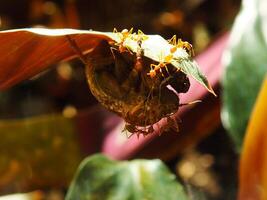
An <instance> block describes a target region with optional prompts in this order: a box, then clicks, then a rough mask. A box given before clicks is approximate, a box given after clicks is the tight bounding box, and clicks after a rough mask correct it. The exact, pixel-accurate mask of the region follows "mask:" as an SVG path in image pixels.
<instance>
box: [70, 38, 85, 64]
mask: <svg viewBox="0 0 267 200" xmlns="http://www.w3.org/2000/svg"><path fill="white" fill-rule="evenodd" d="M66 38H67V40H68V42H69V44H70V46H71V47H72V49H73V50H74V51H75V53H76V54H77V55H78V56H79V58H80V59H81V61H82V62H83V64H85V65H88V62H87V59H86V57H85V55H84V54H83V52H82V51H81V49H80V48H79V46H78V44H77V43H76V41H75V40H74V39H73V38H71V36H69V35H66Z"/></svg>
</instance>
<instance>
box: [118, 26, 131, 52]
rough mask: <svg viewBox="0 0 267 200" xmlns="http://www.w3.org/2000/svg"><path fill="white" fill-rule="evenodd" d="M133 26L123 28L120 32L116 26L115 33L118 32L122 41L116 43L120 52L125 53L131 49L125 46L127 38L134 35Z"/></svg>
mask: <svg viewBox="0 0 267 200" xmlns="http://www.w3.org/2000/svg"><path fill="white" fill-rule="evenodd" d="M132 32H133V28H131V29H130V30H128V29H123V30H122V31H121V32H118V31H117V29H116V28H114V30H113V33H116V34H118V36H119V38H120V41H119V42H117V43H115V45H116V46H118V48H119V51H120V53H123V52H125V51H129V49H128V48H127V47H126V46H125V40H126V39H127V38H129V37H130V36H131V35H132Z"/></svg>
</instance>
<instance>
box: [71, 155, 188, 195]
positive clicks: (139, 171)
mask: <svg viewBox="0 0 267 200" xmlns="http://www.w3.org/2000/svg"><path fill="white" fill-rule="evenodd" d="M77 199H79V200H92V199H94V200H98V199H99V200H102V199H105V200H109V199H114V200H115V199H116V200H126V199H131V200H139V199H140V200H143V199H147V200H157V199H158V200H162V199H168V200H172V199H173V200H177V199H179V200H184V199H187V197H186V195H185V193H184V191H183V189H182V186H181V185H180V184H179V183H178V182H176V180H175V176H174V175H173V174H171V173H170V172H169V170H168V169H167V168H166V167H165V166H164V164H163V163H162V162H161V161H160V160H150V161H148V160H134V161H121V162H119V161H113V160H110V159H108V158H106V157H105V156H103V155H94V156H91V157H89V158H87V159H85V160H84V161H83V162H82V163H81V165H80V167H79V169H78V171H77V173H76V176H75V178H74V180H73V181H72V184H71V186H70V188H69V191H68V193H67V196H66V200H77Z"/></svg>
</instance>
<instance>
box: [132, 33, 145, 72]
mask: <svg viewBox="0 0 267 200" xmlns="http://www.w3.org/2000/svg"><path fill="white" fill-rule="evenodd" d="M132 39H133V40H135V41H136V42H137V50H136V62H135V69H137V71H141V70H142V66H143V64H142V56H143V55H144V49H143V48H142V43H143V41H144V40H147V39H148V36H146V35H145V34H144V33H143V32H142V31H141V30H138V32H137V35H136V34H135V33H134V34H133V36H132Z"/></svg>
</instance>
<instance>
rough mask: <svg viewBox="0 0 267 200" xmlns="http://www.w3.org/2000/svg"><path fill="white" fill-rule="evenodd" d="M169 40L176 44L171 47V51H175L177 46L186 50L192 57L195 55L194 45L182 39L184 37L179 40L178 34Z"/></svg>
mask: <svg viewBox="0 0 267 200" xmlns="http://www.w3.org/2000/svg"><path fill="white" fill-rule="evenodd" d="M168 42H169V43H170V44H171V45H173V46H174V47H172V48H171V49H170V52H171V53H175V51H176V50H177V48H182V49H184V50H186V52H187V53H188V54H189V55H190V57H193V56H195V52H194V49H193V46H192V45H191V44H190V43H189V42H186V41H182V39H180V38H179V39H178V40H177V39H176V35H174V36H172V38H171V39H169V40H168Z"/></svg>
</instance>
